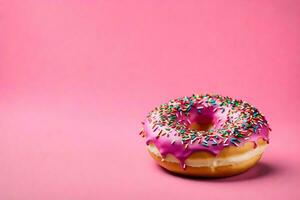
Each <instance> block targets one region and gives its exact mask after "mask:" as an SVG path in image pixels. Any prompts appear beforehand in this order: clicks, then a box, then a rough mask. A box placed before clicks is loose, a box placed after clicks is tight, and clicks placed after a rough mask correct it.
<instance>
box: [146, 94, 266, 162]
mask: <svg viewBox="0 0 300 200" xmlns="http://www.w3.org/2000/svg"><path fill="white" fill-rule="evenodd" d="M269 130H270V128H269V125H268V123H267V121H266V119H265V117H264V116H263V115H262V114H261V113H260V112H259V111H258V110H257V109H256V108H255V107H253V106H251V105H250V104H248V103H246V102H244V101H241V100H234V99H231V98H229V97H223V96H220V95H193V96H191V97H183V98H178V99H174V100H170V101H169V102H168V103H166V104H162V105H161V106H159V107H156V108H155V109H154V110H152V111H151V112H150V113H149V114H148V116H147V118H146V119H145V120H144V121H143V129H142V132H141V134H142V135H143V136H145V137H146V143H147V144H150V143H153V144H155V146H156V147H157V148H158V150H159V152H160V154H161V155H162V157H165V156H166V155H167V154H172V155H173V156H175V157H176V158H177V159H178V160H179V161H180V163H181V165H182V166H183V167H184V166H185V164H184V162H185V160H186V159H187V158H188V157H189V156H190V155H191V154H192V153H194V152H196V151H206V152H209V153H211V154H213V155H218V154H219V153H220V152H221V151H222V150H223V149H224V148H225V147H227V146H230V145H233V146H240V145H243V144H244V143H245V142H249V141H250V142H254V144H256V142H257V140H258V139H260V138H262V139H263V140H265V141H267V142H268V141H269V137H268V135H269Z"/></svg>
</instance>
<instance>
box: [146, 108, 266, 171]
mask: <svg viewBox="0 0 300 200" xmlns="http://www.w3.org/2000/svg"><path fill="white" fill-rule="evenodd" d="M213 109H214V107H208V108H206V109H204V110H203V112H202V113H201V115H199V114H198V112H197V109H195V108H192V109H191V111H190V116H189V117H188V118H189V120H190V122H194V121H197V120H207V119H209V120H212V121H213V126H214V128H215V129H218V128H220V127H222V124H223V123H224V122H225V121H226V120H227V114H228V111H229V110H230V109H231V108H230V107H227V108H226V109H225V111H223V112H222V111H221V110H220V109H217V111H213ZM234 115H238V113H234ZM177 116H178V118H177V120H183V121H184V120H187V119H186V118H185V119H184V117H180V115H177ZM152 117H153V118H156V117H157V116H156V115H155V116H152ZM151 121H152V120H151V118H150V120H149V118H147V119H146V120H144V122H143V124H144V127H143V130H144V135H145V137H146V144H147V145H149V144H150V143H153V144H154V145H155V146H156V147H157V148H158V150H159V152H160V154H161V155H162V157H163V158H165V157H166V156H167V155H168V154H172V155H173V156H175V157H176V158H177V159H178V161H179V162H180V165H181V166H182V167H183V168H184V167H185V165H184V163H185V160H186V159H187V158H188V157H189V156H190V155H191V154H193V153H194V152H197V151H205V152H208V153H211V154H213V155H215V156H217V155H218V154H219V153H220V152H221V151H222V150H223V149H224V148H225V147H226V146H229V145H231V146H233V144H231V143H229V142H227V143H223V142H222V143H219V144H217V145H209V146H203V145H201V143H200V144H199V143H198V142H193V143H189V145H188V147H187V148H186V147H185V144H184V143H183V142H182V138H181V136H180V134H178V132H177V131H176V130H174V129H173V130H172V131H171V132H169V134H165V135H161V136H158V130H157V128H154V129H153V128H152V125H151ZM248 133H250V131H249V132H248ZM259 139H263V140H265V141H267V142H269V126H268V125H267V123H266V124H265V125H261V126H259V128H258V129H257V130H256V131H255V132H254V133H252V134H249V137H248V138H247V139H242V140H240V143H239V144H238V145H239V146H243V145H244V143H246V142H253V143H254V148H256V146H257V141H258V140H259Z"/></svg>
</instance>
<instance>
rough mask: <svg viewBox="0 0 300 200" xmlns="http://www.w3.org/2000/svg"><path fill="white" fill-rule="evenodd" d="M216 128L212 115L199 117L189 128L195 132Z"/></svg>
mask: <svg viewBox="0 0 300 200" xmlns="http://www.w3.org/2000/svg"><path fill="white" fill-rule="evenodd" d="M213 127H214V117H213V116H212V115H199V116H197V117H196V119H194V120H193V122H191V124H190V125H189V127H188V128H190V129H191V130H195V131H209V130H211V129H212V128H213Z"/></svg>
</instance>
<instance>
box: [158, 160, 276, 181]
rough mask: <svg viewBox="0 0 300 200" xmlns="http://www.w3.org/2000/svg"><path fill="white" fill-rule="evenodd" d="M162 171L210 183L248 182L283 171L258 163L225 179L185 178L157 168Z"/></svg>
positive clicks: (273, 166) (189, 178) (189, 177)
mask: <svg viewBox="0 0 300 200" xmlns="http://www.w3.org/2000/svg"><path fill="white" fill-rule="evenodd" d="M157 168H159V170H160V171H162V172H164V173H167V174H169V175H172V176H176V177H179V178H184V179H188V180H195V181H209V182H235V181H248V180H251V179H258V178H262V177H265V176H269V175H274V174H278V173H280V171H282V169H280V167H279V166H275V165H271V164H268V163H265V162H259V163H257V164H256V165H255V166H254V167H253V168H251V169H249V170H248V171H246V172H244V173H241V174H239V175H235V176H230V177H225V178H205V177H191V176H184V175H180V174H176V173H173V172H170V171H168V170H166V169H164V168H162V167H160V166H157Z"/></svg>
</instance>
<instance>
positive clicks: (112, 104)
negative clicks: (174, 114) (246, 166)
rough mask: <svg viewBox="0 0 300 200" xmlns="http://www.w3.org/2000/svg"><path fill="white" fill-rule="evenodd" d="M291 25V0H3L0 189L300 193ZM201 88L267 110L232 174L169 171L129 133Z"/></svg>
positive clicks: (46, 194)
mask: <svg viewBox="0 0 300 200" xmlns="http://www.w3.org/2000/svg"><path fill="white" fill-rule="evenodd" d="M299 27H300V2H299V1H293V0H288V1H284V0H281V1H278V0H273V1H271V0H270V1H266V0H262V1H241V0H236V1H228V0H223V1H222V0H220V1H211V0H207V1H196V0H194V1H192V0H187V1H171V0H163V1H161V0H152V1H148V0H144V1H143V0H142V1H126V3H125V1H114V0H110V1H94V0H87V1H83V0H81V1H80V0H73V1H71V0H65V1H63V0H60V1H58V0H57V1H52V0H44V1H43V0H41V1H39V0H36V1H33V0H31V1H29V0H26V1H25V0H23V1H19V2H17V1H1V0H0V93H1V98H0V106H1V107H0V129H1V131H0V163H1V164H0V199H1V200H11V199H18V200H19V199H22V200H27V199H28V200H35V199H38V200H40V199H43V200H48V199H49V200H53V199H63V200H67V199H72V200H77V199H78V200H79V199H135V198H137V199H143V198H147V199H150V198H151V199H173V200H176V199H195V198H197V199H217V198H218V199H221V198H222V199H236V198H239V197H242V199H254V198H255V199H258V200H259V199H281V198H283V197H284V198H285V199H289V200H291V199H299V197H300V190H299V189H298V186H299V184H300V181H299V178H300V170H299V165H300V160H299V153H300V145H299V141H300V136H299V132H300V128H299V120H300V118H299V111H300V109H299V107H300V101H299V100H300V92H299V85H300V81H299V79H300V70H299V64H300V56H299V55H300V28H299ZM206 92H209V93H220V94H222V95H229V96H232V97H234V98H242V99H244V100H246V101H248V102H249V103H251V104H253V105H255V106H256V107H257V108H258V109H259V110H260V111H262V112H263V113H264V114H265V115H266V116H267V119H268V120H269V123H270V125H271V127H272V129H273V132H272V135H271V143H270V146H269V148H268V149H267V151H266V153H265V154H264V157H263V159H262V161H261V162H260V164H258V165H257V166H256V167H255V168H254V169H252V170H250V171H249V172H247V173H245V174H243V175H240V176H236V177H232V178H227V179H217V180H205V179H186V178H181V177H176V176H174V175H170V174H168V173H166V172H165V171H163V170H162V169H160V168H159V167H157V166H156V165H155V164H154V162H153V161H152V160H151V158H150V156H149V155H148V153H147V152H146V150H145V143H144V140H143V139H142V138H140V137H139V136H138V132H139V130H140V127H141V124H140V122H141V120H142V119H143V118H144V117H145V115H146V114H147V112H149V111H150V110H151V109H152V108H153V107H154V106H157V105H159V104H161V103H164V102H166V101H167V100H169V99H171V98H175V97H181V96H184V95H191V94H192V93H206Z"/></svg>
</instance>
